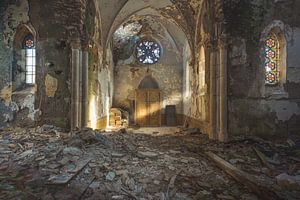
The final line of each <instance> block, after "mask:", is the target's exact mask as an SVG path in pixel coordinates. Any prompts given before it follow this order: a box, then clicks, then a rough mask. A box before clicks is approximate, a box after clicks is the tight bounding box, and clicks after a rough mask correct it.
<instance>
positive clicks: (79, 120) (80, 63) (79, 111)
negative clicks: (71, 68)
mask: <svg viewBox="0 0 300 200" xmlns="http://www.w3.org/2000/svg"><path fill="white" fill-rule="evenodd" d="M82 64H83V63H82V50H80V51H79V70H78V72H79V74H78V75H79V80H78V81H79V85H78V86H79V87H78V93H79V95H78V96H79V100H78V127H79V128H82V122H81V118H82V117H81V116H82Z"/></svg>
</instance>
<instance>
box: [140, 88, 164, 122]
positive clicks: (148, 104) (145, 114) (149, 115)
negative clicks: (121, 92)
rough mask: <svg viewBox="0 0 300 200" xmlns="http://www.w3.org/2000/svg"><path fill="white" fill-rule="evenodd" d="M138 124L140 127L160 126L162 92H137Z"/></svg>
mask: <svg viewBox="0 0 300 200" xmlns="http://www.w3.org/2000/svg"><path fill="white" fill-rule="evenodd" d="M136 123H137V124H138V125H140V126H160V125H161V113H160V91H159V90H137V91H136Z"/></svg>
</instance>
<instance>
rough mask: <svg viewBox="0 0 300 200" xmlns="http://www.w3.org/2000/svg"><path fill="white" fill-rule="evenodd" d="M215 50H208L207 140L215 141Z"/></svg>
mask: <svg viewBox="0 0 300 200" xmlns="http://www.w3.org/2000/svg"><path fill="white" fill-rule="evenodd" d="M216 59H217V57H216V50H215V48H210V72H209V74H210V87H209V91H210V133H209V138H210V139H213V140H216V139H217V132H216V119H217V118H216V117H217V115H216V114H217V113H216V112H217V108H216V107H217V102H216V98H217V96H216V89H217V87H216V81H217V79H216Z"/></svg>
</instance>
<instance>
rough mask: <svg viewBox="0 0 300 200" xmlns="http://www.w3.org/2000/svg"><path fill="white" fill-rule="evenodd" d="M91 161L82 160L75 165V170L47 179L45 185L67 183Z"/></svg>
mask: <svg viewBox="0 0 300 200" xmlns="http://www.w3.org/2000/svg"><path fill="white" fill-rule="evenodd" d="M90 161H91V159H86V160H82V161H79V162H77V163H76V169H75V170H72V171H69V172H64V173H62V174H59V175H56V176H52V177H50V178H49V179H48V182H47V184H50V185H63V184H67V183H69V182H70V181H71V180H72V179H73V178H74V177H75V176H77V174H79V172H80V171H81V170H82V169H83V168H84V167H85V166H86V165H87V164H88V163H89V162H90Z"/></svg>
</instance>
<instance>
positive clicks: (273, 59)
mask: <svg viewBox="0 0 300 200" xmlns="http://www.w3.org/2000/svg"><path fill="white" fill-rule="evenodd" d="M279 59H280V44H279V40H278V37H277V36H276V34H274V33H271V34H269V35H268V38H267V40H266V43H265V69H266V75H265V78H266V84H268V85H276V84H277V83H278V82H279Z"/></svg>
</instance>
